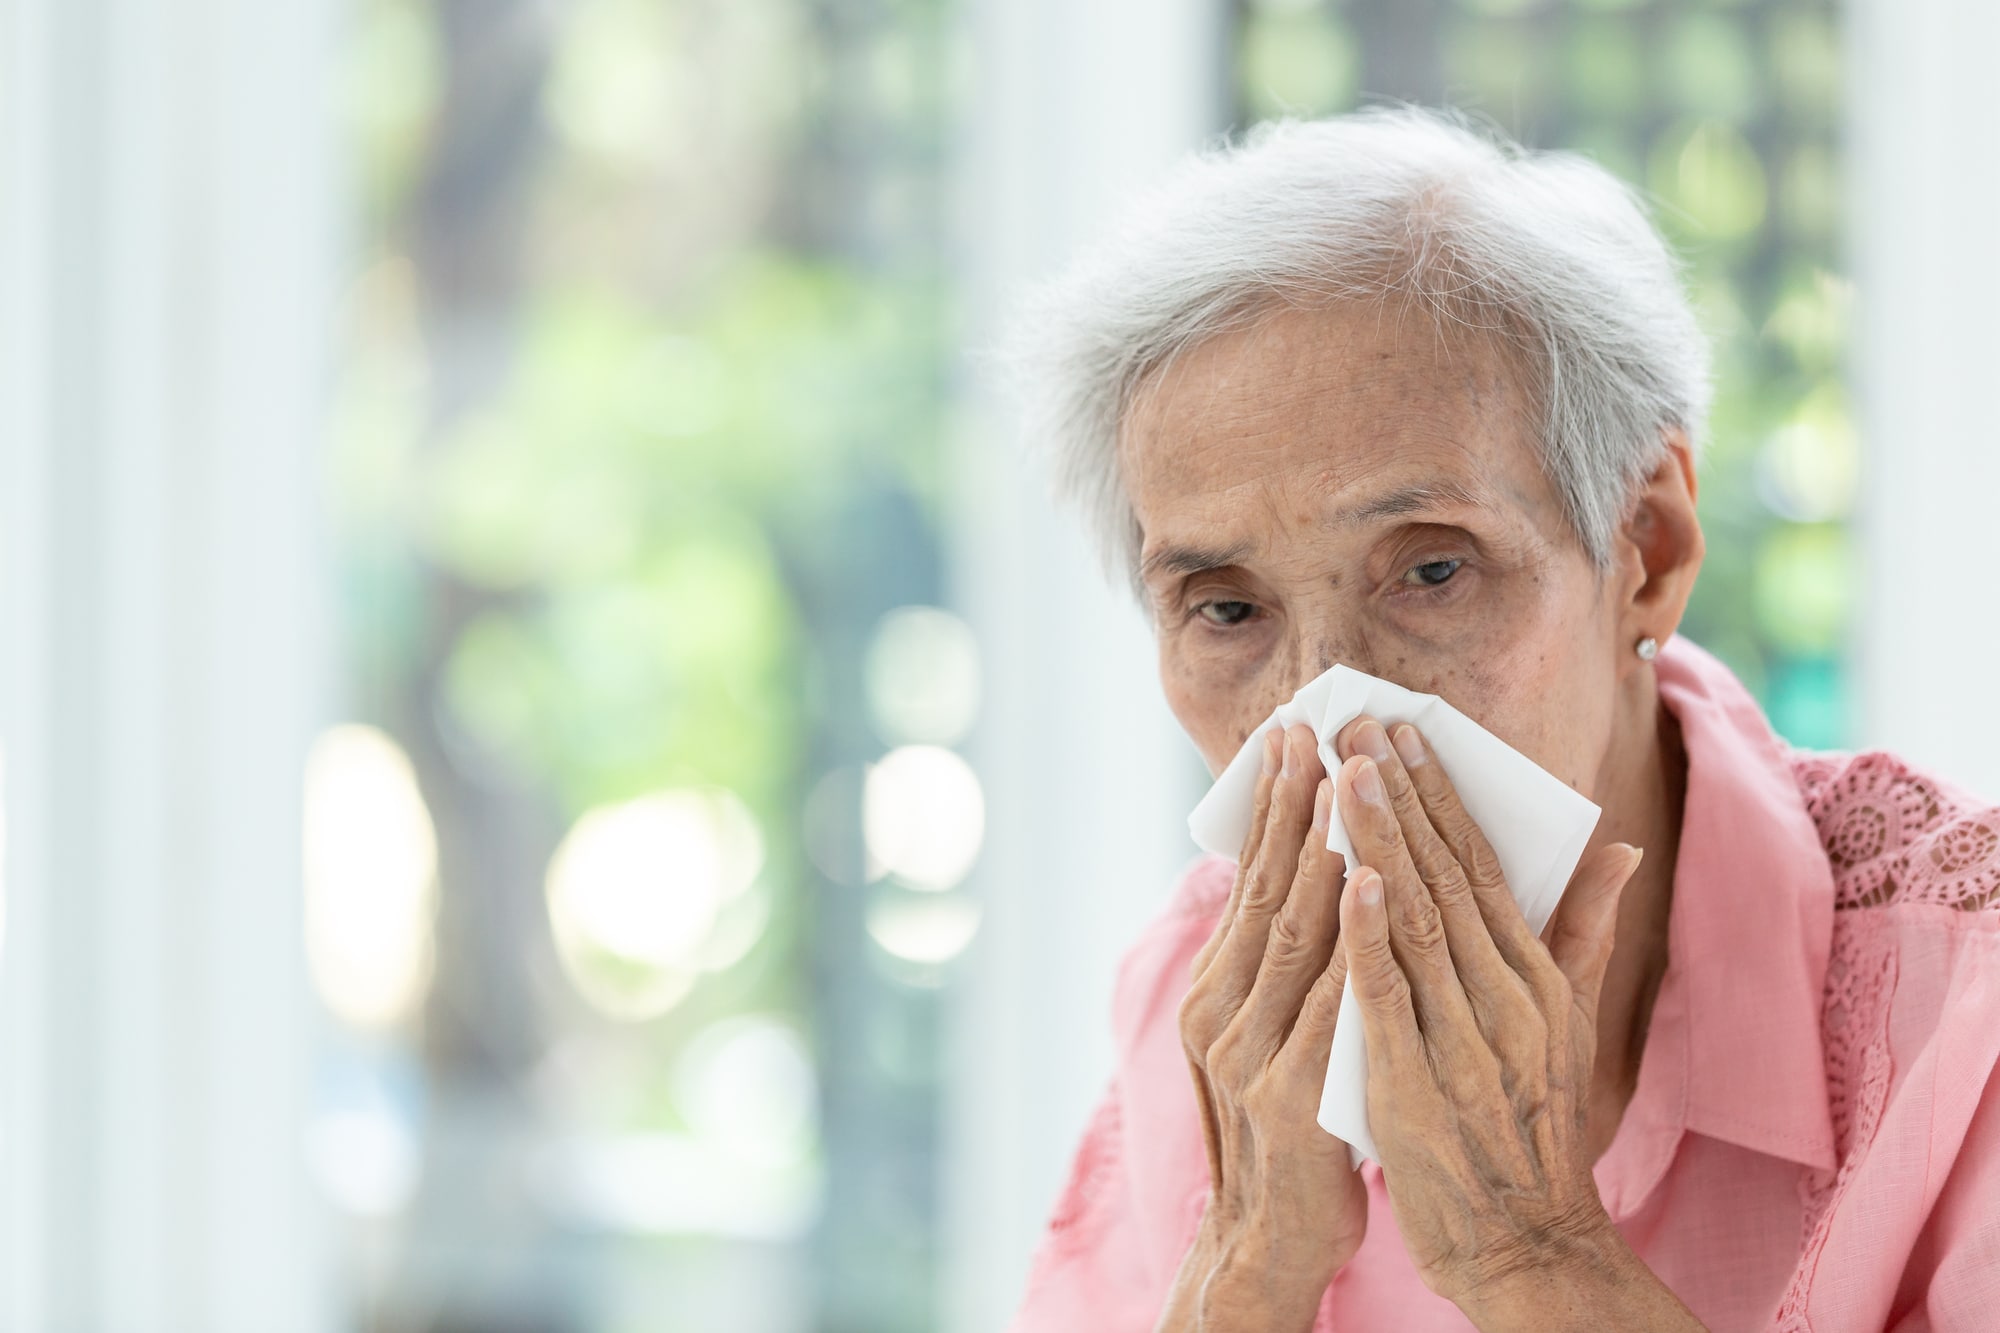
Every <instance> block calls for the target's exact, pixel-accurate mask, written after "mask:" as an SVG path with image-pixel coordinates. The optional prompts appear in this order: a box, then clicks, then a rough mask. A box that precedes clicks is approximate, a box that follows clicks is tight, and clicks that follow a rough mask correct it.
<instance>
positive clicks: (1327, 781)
mask: <svg viewBox="0 0 2000 1333" xmlns="http://www.w3.org/2000/svg"><path fill="white" fill-rule="evenodd" d="M1332 806H1333V779H1332V778H1321V779H1320V780H1319V795H1317V796H1315V797H1314V798H1313V828H1314V829H1316V830H1318V831H1319V832H1322V833H1324V832H1325V831H1326V821H1327V819H1328V817H1329V813H1330V811H1331V808H1332Z"/></svg>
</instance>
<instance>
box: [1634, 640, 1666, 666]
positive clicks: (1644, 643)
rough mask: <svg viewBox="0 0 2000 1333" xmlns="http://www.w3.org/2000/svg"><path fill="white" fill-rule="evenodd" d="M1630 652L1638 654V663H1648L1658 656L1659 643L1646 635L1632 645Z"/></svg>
mask: <svg viewBox="0 0 2000 1333" xmlns="http://www.w3.org/2000/svg"><path fill="white" fill-rule="evenodd" d="M1632 651H1633V652H1635V653H1637V654H1639V660H1640V661H1642V662H1650V661H1652V660H1653V659H1654V658H1655V657H1658V656H1659V655H1660V641H1659V640H1658V639H1656V638H1654V637H1653V636H1652V635H1650V634H1648V635H1647V636H1646V637H1645V638H1643V639H1641V640H1639V642H1637V643H1635V644H1633V645H1632Z"/></svg>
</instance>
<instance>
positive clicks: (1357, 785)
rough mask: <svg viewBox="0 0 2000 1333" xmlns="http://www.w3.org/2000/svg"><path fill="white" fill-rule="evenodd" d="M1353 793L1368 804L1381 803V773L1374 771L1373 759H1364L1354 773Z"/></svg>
mask: <svg viewBox="0 0 2000 1333" xmlns="http://www.w3.org/2000/svg"><path fill="white" fill-rule="evenodd" d="M1354 793H1355V795H1357V796H1359V797H1360V798H1361V799H1362V800H1364V801H1366V802H1368V804H1370V805H1380V804H1382V775H1381V774H1379V773H1377V772H1376V771H1375V762H1374V760H1372V759H1371V760H1366V761H1364V762H1363V763H1362V765H1361V767H1360V769H1359V770H1358V771H1357V772H1356V773H1355V775H1354Z"/></svg>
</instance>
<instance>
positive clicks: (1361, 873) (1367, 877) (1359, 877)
mask: <svg viewBox="0 0 2000 1333" xmlns="http://www.w3.org/2000/svg"><path fill="white" fill-rule="evenodd" d="M1354 892H1355V894H1356V896H1358V897H1359V898H1360V899H1361V901H1362V903H1363V904H1364V905H1366V906H1368V907H1373V906H1374V905H1375V904H1376V903H1379V902H1381V901H1382V877H1381V876H1380V875H1378V874H1376V873H1375V872H1374V871H1373V870H1370V869H1369V868H1368V867H1367V866H1363V867H1361V869H1359V870H1357V871H1355V872H1354Z"/></svg>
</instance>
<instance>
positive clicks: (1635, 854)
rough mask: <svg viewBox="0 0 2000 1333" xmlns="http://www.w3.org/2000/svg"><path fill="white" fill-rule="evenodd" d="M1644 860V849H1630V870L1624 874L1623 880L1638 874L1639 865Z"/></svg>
mask: <svg viewBox="0 0 2000 1333" xmlns="http://www.w3.org/2000/svg"><path fill="white" fill-rule="evenodd" d="M1645 859H1646V849H1645V848H1644V847H1634V848H1633V849H1632V868H1631V869H1630V870H1627V871H1626V872H1625V878H1627V879H1630V878H1632V876H1634V875H1636V874H1638V873H1639V863H1640V862H1641V861H1643V860H1645Z"/></svg>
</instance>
